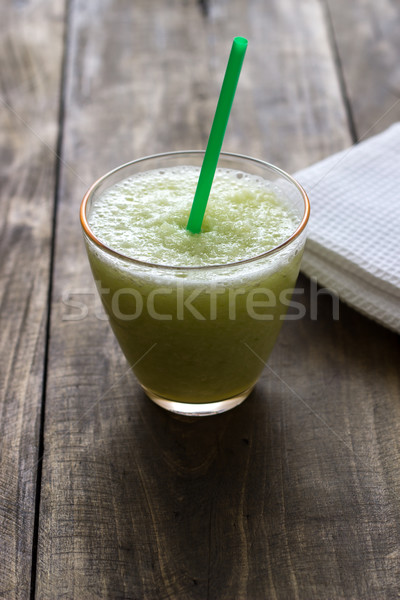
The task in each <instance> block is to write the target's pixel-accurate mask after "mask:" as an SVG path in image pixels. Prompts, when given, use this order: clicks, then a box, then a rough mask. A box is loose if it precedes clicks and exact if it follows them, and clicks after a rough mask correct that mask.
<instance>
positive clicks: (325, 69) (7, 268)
mask: <svg viewBox="0 0 400 600" xmlns="http://www.w3.org/2000/svg"><path fill="white" fill-rule="evenodd" d="M0 22H1V25H0V27H1V33H0V60H1V71H0V76H1V88H0V123H1V128H0V148H1V177H2V185H1V207H0V210H1V216H2V230H1V231H2V233H1V258H2V260H1V265H0V276H1V296H0V299H1V309H2V310H1V329H0V331H1V363H0V381H1V399H0V419H1V421H0V436H1V438H0V452H1V454H0V528H1V529H0V536H1V543H0V597H1V598H2V599H6V600H12V599H14V598H18V599H28V598H37V599H49V600H54V599H58V598H63V599H77V600H85V599H92V598H93V599H97V598H106V599H109V598H110V599H132V600H133V599H135V600H141V599H151V600H152V599H154V600H161V599H167V598H169V599H199V600H202V599H206V598H209V599H216V600H220V599H227V600H232V599H249V600H259V599H260V600H261V599H262V600H264V599H283V600H286V599H291V598H294V599H295V598H296V599H297V598H299V599H304V600H310V599H314V598H315V599H318V600H321V599H322V600H324V599H327V600H328V599H329V600H331V599H337V598H345V599H350V598H351V599H362V600H366V599H371V600H372V599H383V598H398V597H399V594H400V500H399V498H400V441H399V440H400V398H399V396H400V385H399V364H400V362H399V344H398V336H396V335H395V334H394V333H391V332H390V331H388V330H386V329H384V328H382V327H380V326H378V325H377V324H375V323H373V322H371V321H369V320H368V319H367V318H364V317H363V316H361V315H360V314H358V313H357V312H355V311H353V310H352V309H350V308H348V307H346V306H345V305H342V304H340V317H339V320H334V319H333V315H332V300H331V298H330V297H328V296H319V297H318V305H317V308H318V313H317V316H316V318H315V315H313V316H312V315H311V314H310V294H311V293H313V292H312V290H311V284H310V281H308V280H307V279H306V278H305V277H303V276H302V277H300V279H299V283H298V285H299V288H300V289H301V290H302V292H301V293H300V294H299V295H298V296H297V298H296V300H299V299H301V300H302V301H303V302H304V303H305V306H306V309H307V312H306V316H305V317H304V318H303V319H301V320H297V321H288V322H286V323H285V325H284V328H283V330H282V333H281V336H280V338H279V342H278V343H277V345H276V348H275V350H274V352H273V355H272V357H271V360H270V362H269V367H268V368H266V369H265V372H264V375H263V377H262V380H261V382H260V383H259V385H257V387H256V389H255V391H254V393H253V394H252V395H251V397H250V398H249V399H248V400H247V401H246V402H245V403H244V404H243V405H241V406H240V407H238V408H237V409H235V410H233V411H231V412H230V413H226V414H224V415H220V416H218V417H212V418H205V419H186V418H182V417H180V418H179V417H174V416H172V415H170V414H168V413H167V412H165V411H163V410H162V409H160V408H158V407H157V406H155V405H154V404H152V403H151V402H150V401H149V400H148V399H147V398H146V397H145V396H144V394H143V392H141V390H140V389H139V386H138V384H137V382H136V380H135V378H134V376H133V375H132V373H130V372H129V371H128V369H127V364H126V362H125V359H124V358H123V356H122V354H121V352H120V350H119V348H118V347H117V343H116V341H115V340H114V338H113V335H112V333H111V331H110V328H109V326H108V323H107V322H106V320H105V317H104V315H103V313H102V312H101V310H100V309H99V306H98V304H97V301H96V299H95V295H94V287H93V284H92V282H91V274H90V271H89V266H88V262H87V259H86V256H85V252H84V247H83V242H82V234H81V230H80V226H79V221H78V208H79V204H80V200H81V198H82V195H83V193H84V192H85V190H86V189H87V187H88V186H89V185H90V184H91V183H92V181H94V180H95V179H96V178H97V177H98V176H100V175H101V174H103V173H104V172H106V171H108V170H110V169H111V168H113V167H115V166H116V165H118V164H120V163H123V162H126V161H128V160H131V159H133V158H136V157H139V156H142V155H146V154H151V153H156V152H160V151H165V150H171V149H172V150H173V149H185V148H199V147H204V146H205V144H206V141H207V137H208V132H209V129H210V125H211V120H212V115H213V112H214V109H215V104H216V99H217V97H218V93H219V89H220V85H221V81H222V76H223V72H224V68H225V64H226V60H227V56H228V53H229V48H230V44H231V40H232V38H233V36H234V35H244V36H246V37H248V38H249V48H248V52H247V56H246V60H245V65H244V68H243V72H242V76H241V80H240V84H239V89H238V92H237V95H236V100H235V103H234V107H233V110H232V114H231V120H230V123H229V126H228V131H227V134H226V138H225V143H224V149H225V150H231V151H239V152H241V153H244V154H249V155H254V156H258V157H261V158H265V159H267V160H269V161H271V162H274V163H276V164H278V165H279V166H281V167H282V168H284V169H285V170H288V171H290V172H294V171H296V170H297V169H298V168H301V167H303V166H306V165H308V164H311V163H312V162H314V161H316V160H318V159H320V158H322V157H324V156H327V155H329V154H331V153H333V152H335V151H338V150H340V149H342V148H344V147H347V146H349V145H351V144H352V143H353V142H355V141H357V140H360V139H364V138H366V137H368V136H371V135H372V134H374V133H377V132H379V131H381V130H383V129H385V128H386V127H387V126H388V125H389V124H391V123H392V122H394V121H396V120H398V119H399V117H400V100H399V97H400V70H399V55H400V35H399V34H400V4H399V2H398V1H397V2H395V1H393V0H379V2H376V1H375V0H353V1H352V2H348V1H347V0H304V1H300V2H299V1H298V0H267V1H264V2H263V1H261V0H230V2H226V1H223V0H212V1H211V0H198V2H196V0H171V2H165V1H162V0H136V1H135V2H133V1H130V0H101V1H98V2H95V1H94V0H69V1H68V2H63V1H61V0H52V1H51V2H50V0H24V1H22V0H21V1H17V0H14V1H13V2H12V1H11V0H4V2H2V4H1V7H0Z"/></svg>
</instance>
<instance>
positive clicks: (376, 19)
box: [325, 0, 400, 140]
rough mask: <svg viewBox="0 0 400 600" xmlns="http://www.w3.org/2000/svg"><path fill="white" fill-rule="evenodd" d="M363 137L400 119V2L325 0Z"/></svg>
mask: <svg viewBox="0 0 400 600" xmlns="http://www.w3.org/2000/svg"><path fill="white" fill-rule="evenodd" d="M325 2H326V3H327V6H328V15H329V17H330V21H331V25H332V29H333V36H334V38H335V40H336V44H337V50H338V59H339V61H340V64H341V66H342V69H343V79H344V86H345V92H346V94H347V96H348V99H349V103H350V106H351V114H352V118H353V120H354V127H355V134H356V138H357V139H358V140H360V139H364V138H366V137H369V136H371V135H374V134H376V133H379V132H380V131H383V130H384V129H386V128H387V127H388V126H389V125H390V124H391V123H394V122H395V121H399V120H400V66H399V54H400V36H399V31H400V10H399V4H398V2H392V1H391V0H381V1H380V2H379V4H378V3H376V2H373V1H372V0H363V1H362V2H361V1H358V2H346V1H345V0H339V1H336V0H325Z"/></svg>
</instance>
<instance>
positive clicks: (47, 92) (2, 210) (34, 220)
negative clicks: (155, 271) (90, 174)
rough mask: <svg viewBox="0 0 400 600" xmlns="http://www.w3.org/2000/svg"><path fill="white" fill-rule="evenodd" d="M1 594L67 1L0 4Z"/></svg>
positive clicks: (37, 303)
mask: <svg viewBox="0 0 400 600" xmlns="http://www.w3.org/2000/svg"><path fill="white" fill-rule="evenodd" d="M0 22H1V30H0V73H1V75H0V159H1V188H0V216H1V236H0V253H1V262H0V279H1V287H0V306H1V315H0V331H1V336H0V355H1V362H0V539H1V542H0V597H1V598H5V599H7V600H11V599H14V598H21V599H24V600H25V599H26V598H28V597H29V590H30V583H31V560H32V544H33V529H34V515H35V485H36V475H37V467H38V462H37V461H38V447H39V428H40V414H41V404H42V392H43V385H44V381H43V376H44V356H45V337H46V324H47V310H48V306H47V305H48V303H47V296H48V287H49V276H50V274H49V271H50V249H51V238H52V212H53V202H54V193H55V162H56V159H55V148H56V143H57V134H58V110H59V90H60V74H61V56H62V47H63V40H62V32H63V4H62V2H59V1H58V0H57V1H56V2H51V3H50V2H39V1H30V2H25V3H23V4H20V3H16V2H11V1H6V2H3V3H2V4H1V8H0Z"/></svg>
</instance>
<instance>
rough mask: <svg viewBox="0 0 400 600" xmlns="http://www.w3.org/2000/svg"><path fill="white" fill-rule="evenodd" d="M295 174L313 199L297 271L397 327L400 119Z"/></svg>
mask: <svg viewBox="0 0 400 600" xmlns="http://www.w3.org/2000/svg"><path fill="white" fill-rule="evenodd" d="M295 178H296V179H297V180H298V181H299V182H300V183H301V184H302V185H303V187H304V188H305V190H306V192H307V194H308V196H309V198H310V203H311V216H310V222H309V229H308V240H307V244H306V249H305V252H304V257H303V262H302V266H301V269H302V271H303V272H304V273H305V274H306V275H308V276H309V277H314V278H316V279H317V281H318V283H319V284H320V285H322V286H324V287H327V288H330V289H331V290H333V291H334V292H336V293H337V294H338V295H339V297H340V299H341V300H343V301H344V302H346V303H347V304H349V305H350V306H352V307H354V308H356V309H357V310H359V311H360V312H362V313H363V314H365V315H367V316H368V317H370V318H372V319H374V320H376V321H378V322H379V323H381V324H382V325H385V326H386V327H389V328H390V329H393V330H394V331H397V332H398V333H400V122H399V123H396V124H395V125H392V126H391V127H390V128H389V129H387V130H386V131H385V132H383V133H381V134H379V135H376V136H374V137H373V138H370V139H368V140H366V141H364V142H360V143H359V144H356V145H354V146H352V147H351V148H348V149H347V150H343V151H342V152H338V153H337V154H334V155H332V156H330V157H329V158H326V159H324V160H322V161H321V162H318V163H316V164H315V165H313V166H311V167H308V168H306V169H303V170H302V171H299V172H298V173H296V175H295Z"/></svg>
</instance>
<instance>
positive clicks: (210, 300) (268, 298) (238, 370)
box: [80, 151, 310, 416]
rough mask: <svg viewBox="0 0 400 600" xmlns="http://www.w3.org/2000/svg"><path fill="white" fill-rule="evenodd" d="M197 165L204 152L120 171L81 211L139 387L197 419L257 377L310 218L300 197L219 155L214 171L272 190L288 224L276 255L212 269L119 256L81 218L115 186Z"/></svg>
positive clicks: (255, 163)
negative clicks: (246, 176)
mask: <svg viewBox="0 0 400 600" xmlns="http://www.w3.org/2000/svg"><path fill="white" fill-rule="evenodd" d="M203 157H204V152H202V151H182V152H170V153H165V154H159V155H154V156H149V157H145V158H141V159H138V160H134V161H132V162H130V163H127V164H125V165H122V166H120V167H118V168H117V169H114V170H113V171H111V172H110V173H107V174H106V175H104V176H103V177H101V178H100V179H99V180H98V181H96V182H95V183H94V184H93V185H92V186H91V188H90V189H89V190H88V192H87V193H86V195H85V196H84V198H83V201H82V204H81V212H80V217H81V224H82V227H83V232H84V239H85V245H86V249H87V254H88V257H89V262H90V265H91V269H92V272H93V276H94V279H95V281H96V284H97V287H98V290H99V292H100V295H101V300H102V302H103V305H104V308H105V310H106V312H107V315H108V317H109V321H110V325H111V327H112V329H113V331H114V333H115V335H116V337H117V339H118V342H119V344H120V346H121V348H122V351H123V352H124V354H125V356H126V358H127V360H128V361H129V364H130V365H131V367H132V369H133V371H134V373H135V375H136V377H137V379H138V381H139V383H140V384H141V386H142V387H143V389H144V391H145V392H146V394H147V395H148V397H149V398H151V399H152V400H153V401H154V402H156V403H157V404H158V405H160V406H162V407H163V408H165V409H167V410H170V411H172V412H175V413H180V414H185V415H199V416H200V415H211V414H216V413H220V412H223V411H226V410H228V409H230V408H233V407H234V406H236V405H238V404H240V403H241V402H242V401H243V400H244V399H245V398H246V397H247V396H248V395H249V394H250V392H251V390H252V388H253V387H254V385H255V383H256V382H257V380H258V379H259V377H260V375H261V372H262V370H263V368H264V365H265V362H266V361H267V359H268V356H269V354H270V352H271V350H272V348H273V346H274V344H275V341H276V339H277V336H278V333H279V330H280V328H281V325H282V323H283V320H284V315H285V313H286V310H287V308H288V306H289V303H290V298H291V294H292V291H293V288H294V285H295V282H296V279H297V276H298V273H299V266H300V261H301V256H302V252H303V249H304V245H305V240H306V234H305V231H306V225H307V221H308V217H309V212H310V207H309V201H308V198H307V195H306V193H305V191H304V190H303V188H302V187H301V186H300V185H299V184H298V183H297V182H296V181H295V180H294V179H293V178H292V177H291V176H290V175H288V174H287V173H285V172H284V171H282V170H281V169H279V168H277V167H275V166H273V165H270V164H268V163H266V162H264V161H261V160H257V159H254V158H250V157H246V156H241V155H237V154H229V153H221V155H220V159H219V163H218V167H219V168H221V167H222V168H225V169H226V168H228V169H233V170H235V171H239V172H245V173H250V174H252V175H256V176H258V177H259V178H263V179H265V180H267V181H268V182H269V185H271V184H272V186H273V188H272V189H273V190H274V191H275V192H276V194H277V195H278V196H279V197H281V198H282V199H283V201H284V202H285V204H286V205H287V206H288V208H289V209H290V210H291V212H292V213H293V215H294V217H295V224H294V227H293V232H292V233H291V235H290V236H289V237H288V238H287V239H285V240H284V241H283V242H282V243H281V244H279V246H277V247H275V248H273V249H269V250H268V251H266V252H263V253H261V254H259V255H258V256H253V257H250V258H248V259H246V260H240V261H238V262H234V263H229V264H220V265H219V264H218V265H212V266H200V267H193V266H182V267H180V266H179V267H177V266H169V265H157V264H150V263H146V262H143V261H140V260H136V259H134V258H131V257H127V256H124V255H122V254H120V253H119V252H117V251H115V250H113V249H112V248H109V247H107V246H106V245H105V244H104V243H102V242H101V241H100V240H99V239H98V238H97V237H96V236H95V235H94V233H93V231H92V230H91V228H90V226H89V222H88V216H89V215H90V211H91V206H92V203H93V199H94V198H95V197H97V195H99V194H102V193H103V192H104V191H105V190H107V189H108V188H110V187H112V186H113V185H115V184H116V183H118V182H120V181H123V180H125V179H127V178H129V177H131V176H132V175H135V174H137V173H140V172H143V171H150V170H154V169H164V168H168V167H176V166H180V165H185V166H186V165H190V166H198V167H200V166H201V164H202V161H203ZM200 235H201V234H200Z"/></svg>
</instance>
